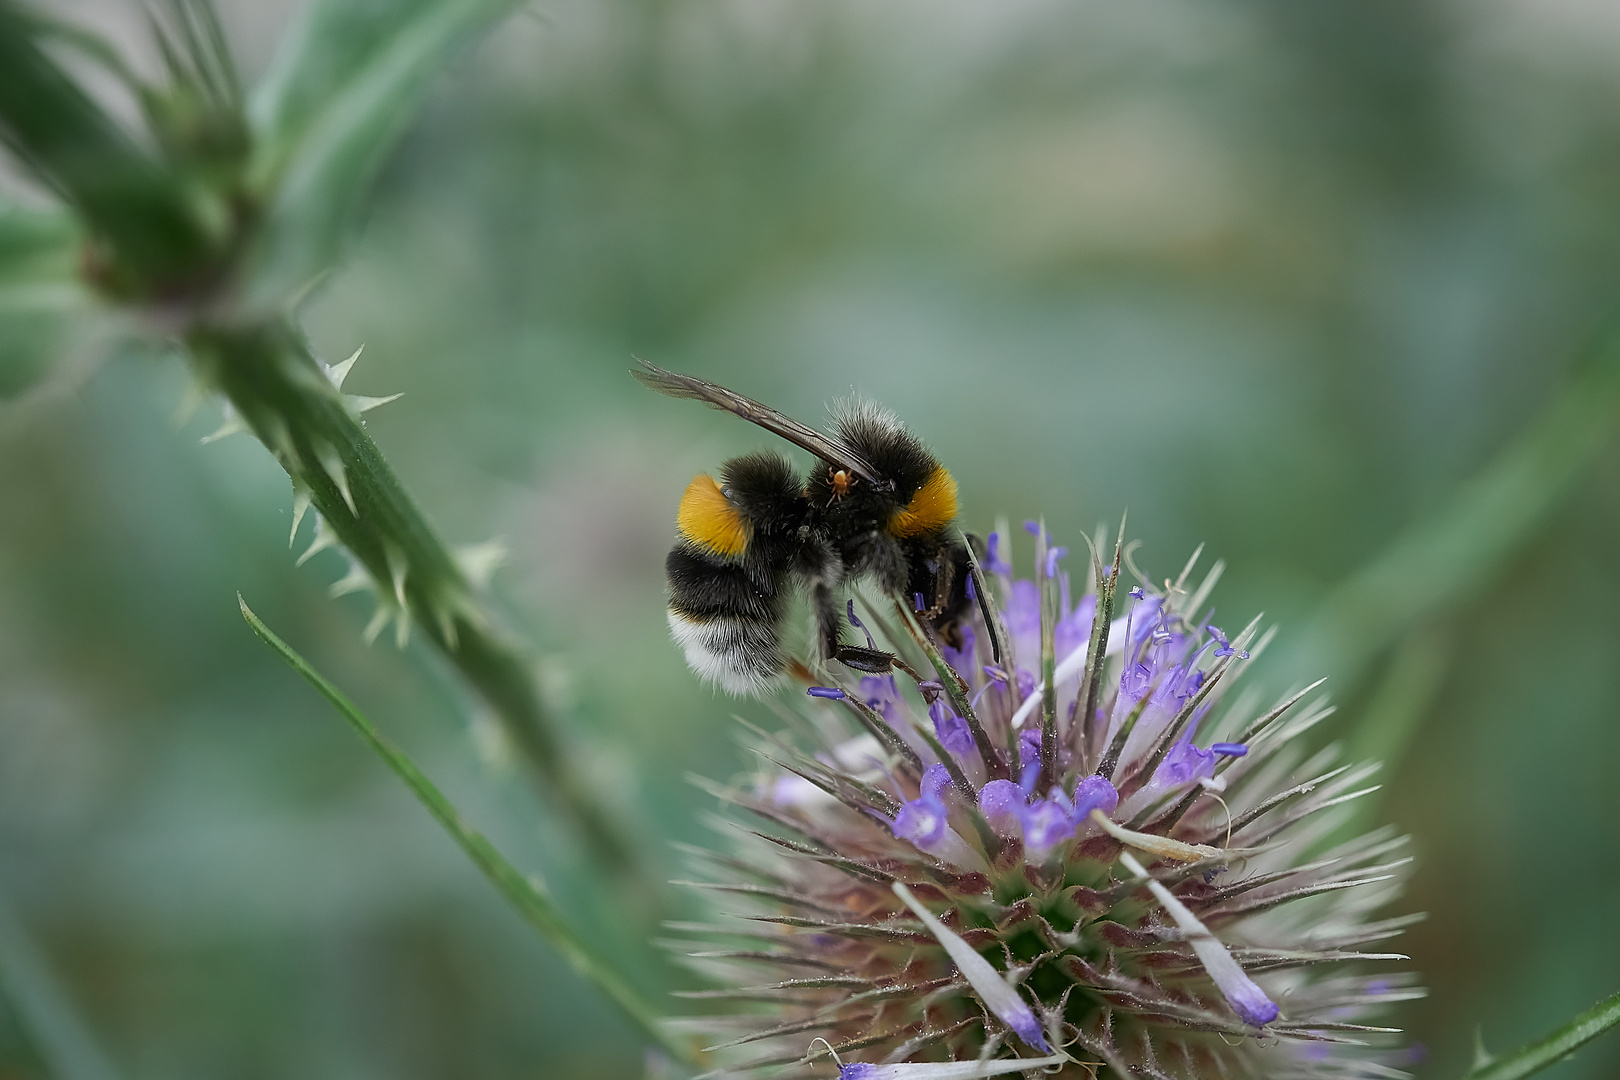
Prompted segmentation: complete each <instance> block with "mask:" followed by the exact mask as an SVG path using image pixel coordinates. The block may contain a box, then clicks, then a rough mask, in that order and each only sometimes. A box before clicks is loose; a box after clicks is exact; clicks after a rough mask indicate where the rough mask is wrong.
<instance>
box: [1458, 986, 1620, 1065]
mask: <svg viewBox="0 0 1620 1080" xmlns="http://www.w3.org/2000/svg"><path fill="white" fill-rule="evenodd" d="M1616 1024H1620V993H1615V994H1612V995H1610V996H1609V997H1606V998H1604V999H1603V1000H1602V1001H1600V1002H1598V1003H1597V1004H1596V1005H1594V1006H1592V1007H1591V1008H1590V1009H1587V1010H1586V1011H1585V1012H1583V1013H1581V1014H1580V1015H1579V1016H1576V1017H1575V1018H1574V1019H1573V1020H1571V1021H1570V1022H1569V1023H1567V1024H1565V1025H1564V1026H1563V1027H1561V1028H1559V1029H1558V1030H1557V1031H1555V1032H1553V1033H1552V1034H1551V1035H1547V1036H1544V1037H1542V1038H1540V1039H1537V1040H1536V1041H1534V1042H1532V1043H1527V1044H1525V1045H1524V1046H1521V1047H1520V1048H1519V1049H1517V1050H1515V1051H1513V1052H1512V1053H1511V1054H1507V1055H1505V1056H1503V1057H1495V1058H1485V1060H1482V1061H1480V1062H1478V1063H1477V1064H1475V1065H1474V1067H1473V1068H1472V1069H1469V1070H1468V1073H1467V1075H1465V1076H1464V1077H1463V1080H1522V1078H1523V1077H1526V1076H1531V1075H1534V1074H1535V1073H1538V1072H1540V1071H1541V1070H1542V1069H1545V1068H1546V1067H1547V1066H1549V1065H1552V1064H1555V1063H1557V1062H1559V1061H1561V1060H1563V1059H1564V1058H1565V1057H1566V1056H1568V1055H1569V1054H1572V1053H1574V1052H1575V1051H1576V1050H1577V1049H1578V1048H1579V1047H1581V1046H1583V1045H1585V1044H1586V1043H1589V1042H1591V1041H1592V1040H1593V1039H1595V1038H1597V1037H1598V1036H1599V1035H1601V1034H1603V1033H1604V1032H1605V1031H1608V1030H1609V1029H1610V1028H1612V1027H1614V1026H1615V1025H1616ZM1481 1057H1485V1055H1483V1054H1482V1055H1481Z"/></svg>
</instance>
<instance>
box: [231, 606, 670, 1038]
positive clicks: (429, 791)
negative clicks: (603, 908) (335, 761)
mask: <svg viewBox="0 0 1620 1080" xmlns="http://www.w3.org/2000/svg"><path fill="white" fill-rule="evenodd" d="M236 599H237V603H238V604H239V605H240V606H241V608H242V617H243V618H244V619H246V620H247V623H248V625H249V626H250V627H252V628H253V632H254V633H255V634H257V635H258V636H259V637H260V639H261V640H263V641H264V642H265V644H267V645H269V646H270V647H271V648H272V649H274V650H275V651H276V652H277V654H279V655H280V656H281V658H282V659H283V660H285V661H286V662H287V663H288V665H290V666H291V667H292V669H293V670H294V671H296V672H298V674H300V675H302V676H303V677H304V679H305V680H306V681H307V682H308V683H309V684H310V685H311V686H313V687H314V688H315V689H316V691H317V692H318V693H319V694H320V695H321V696H322V697H324V698H325V699H326V700H327V701H328V702H329V703H330V704H331V706H332V707H333V708H334V709H336V710H337V711H338V714H339V715H340V716H342V717H343V719H345V720H347V721H348V723H349V726H350V727H352V728H354V730H355V731H356V732H357V733H358V734H359V735H360V738H362V739H363V740H365V743H366V745H367V746H369V747H371V749H372V750H373V751H375V752H376V754H377V756H378V757H380V758H382V759H383V761H384V762H385V763H386V764H387V765H388V767H389V768H390V769H392V770H393V771H394V775H396V776H398V777H399V778H400V779H401V780H403V781H404V782H405V786H406V787H408V788H410V789H411V792H412V793H413V794H414V795H415V796H416V797H417V798H418V799H419V800H421V803H422V805H423V806H425V807H427V810H428V813H430V814H432V815H433V817H434V818H435V819H436V820H437V821H438V822H439V824H440V825H442V826H444V829H445V831H446V832H448V833H449V834H450V836H451V838H452V839H454V840H455V842H456V844H457V845H459V846H460V848H461V850H462V851H464V852H466V854H467V857H468V858H470V859H471V860H472V861H473V863H474V865H476V866H477V867H478V869H479V870H480V871H482V873H483V874H484V876H485V877H486V878H488V879H489V881H490V884H492V885H494V886H495V888H496V889H497V890H499V892H500V894H501V895H502V896H504V897H505V898H506V900H507V902H509V903H510V904H511V905H512V906H513V907H514V908H516V909H517V911H518V914H520V915H521V916H523V918H524V919H525V920H526V921H527V922H528V923H529V925H530V926H533V927H534V928H535V929H536V930H538V931H539V932H540V934H541V936H542V937H544V938H545V939H546V940H547V941H548V942H550V943H551V945H552V947H553V948H555V949H556V950H557V951H558V952H559V953H561V954H562V956H563V958H564V959H566V960H567V961H568V963H569V965H570V966H571V967H572V968H573V969H574V971H575V972H576V973H578V974H579V975H580V976H581V977H582V978H584V979H586V980H587V981H589V982H591V983H593V984H594V985H595V986H596V987H597V988H598V989H599V990H601V991H602V992H603V993H604V994H606V995H607V996H608V998H610V999H611V1000H612V1001H613V1002H614V1004H616V1005H618V1006H619V1008H620V1009H622V1010H623V1011H624V1013H625V1015H626V1016H628V1017H629V1018H630V1019H631V1021H633V1022H634V1023H635V1024H636V1026H637V1027H639V1028H640V1029H641V1030H642V1031H643V1032H645V1033H646V1035H647V1036H648V1037H649V1038H650V1039H651V1040H653V1041H654V1042H656V1043H657V1044H658V1045H660V1046H662V1047H664V1048H665V1049H667V1050H668V1051H670V1052H671V1053H672V1054H674V1055H675V1056H676V1057H677V1058H679V1059H680V1060H683V1061H691V1060H692V1051H691V1049H690V1048H689V1047H687V1046H685V1045H683V1044H682V1043H681V1042H680V1041H679V1040H677V1039H676V1038H674V1037H673V1036H672V1035H670V1034H669V1033H667V1032H665V1031H664V1030H663V1028H662V1025H661V1024H660V1023H659V1012H658V1010H657V1009H655V1008H654V1007H653V1006H652V1004H651V1003H650V1002H649V1001H647V1000H646V999H645V998H644V997H642V995H641V993H640V991H638V990H637V989H636V988H635V987H634V985H632V984H631V982H630V981H629V980H628V979H626V978H624V977H623V976H622V975H620V974H619V972H618V971H616V970H614V968H613V966H612V965H611V964H609V963H608V962H607V961H606V960H604V959H603V958H602V957H600V956H598V955H597V954H596V953H595V951H594V950H592V948H591V947H590V945H589V944H587V943H586V942H585V941H584V939H582V938H581V937H580V936H579V934H578V933H577V932H576V931H575V930H574V929H573V927H571V926H570V925H569V924H568V922H567V921H566V920H565V919H564V918H563V916H562V913H561V912H559V911H558V910H557V909H556V907H555V906H554V905H553V904H552V902H551V900H550V898H549V897H547V896H546V895H545V893H543V892H541V891H540V890H539V889H538V888H537V887H536V886H535V884H534V883H533V882H531V881H530V880H529V879H528V878H526V877H524V876H523V875H522V874H521V873H519V872H518V871H517V869H516V868H515V867H514V866H513V865H512V864H511V863H509V862H507V861H506V858H505V856H503V855H502V854H501V853H500V852H499V851H497V850H496V849H495V846H494V845H493V844H491V843H490V842H489V841H488V840H486V839H485V838H484V836H483V835H482V834H481V833H479V832H477V831H476V830H474V829H473V828H471V827H470V826H468V824H467V823H466V822H465V821H463V820H462V817H461V814H460V813H459V812H458V811H457V810H456V808H455V807H454V806H453V805H452V804H451V802H450V800H449V799H447V798H445V796H444V794H443V793H442V792H441V791H440V790H439V789H438V788H437V787H436V786H434V784H433V781H431V780H429V779H428V778H427V776H425V775H424V774H423V773H422V771H421V770H420V769H418V768H417V767H416V765H415V764H414V763H413V762H412V761H411V759H410V758H409V757H407V756H406V755H405V753H404V751H402V750H400V749H399V748H398V747H397V746H395V745H394V744H393V743H392V742H390V741H389V740H388V739H387V738H386V737H385V736H384V735H383V734H382V733H381V732H379V731H378V730H377V728H376V726H375V725H373V724H372V722H371V721H370V720H368V719H366V717H365V715H364V714H362V713H361V712H360V710H359V709H358V708H357V707H356V706H355V704H354V703H353V702H351V701H350V700H349V699H348V698H347V697H345V696H344V694H343V692H342V691H341V690H339V689H338V688H337V687H336V686H333V685H332V683H330V682H329V681H327V679H326V678H325V676H323V675H321V673H320V672H318V671H316V670H315V669H314V668H313V667H311V666H310V664H309V662H308V661H307V660H305V659H304V658H303V657H302V656H300V655H299V654H298V653H297V652H296V651H294V650H293V648H292V647H291V646H289V645H288V644H287V643H286V642H284V641H282V640H281V639H280V638H279V637H277V636H276V635H275V634H274V633H273V632H271V630H270V628H269V627H267V626H265V625H264V623H263V622H262V621H260V619H259V617H258V616H257V615H255V614H254V613H253V612H252V610H251V609H249V607H248V606H247V601H246V600H244V599H242V596H241V594H238V595H237V598H236Z"/></svg>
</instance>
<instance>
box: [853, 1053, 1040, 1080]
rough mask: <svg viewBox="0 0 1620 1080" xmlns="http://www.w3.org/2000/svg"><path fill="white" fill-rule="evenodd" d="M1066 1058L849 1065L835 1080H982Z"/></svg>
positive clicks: (862, 1063) (1029, 1069)
mask: <svg viewBox="0 0 1620 1080" xmlns="http://www.w3.org/2000/svg"><path fill="white" fill-rule="evenodd" d="M1069 1060H1070V1059H1069V1057H1068V1056H1067V1055H1066V1054H1053V1055H1051V1056H1050V1057H1038V1058H992V1059H990V1060H987V1061H940V1062H932V1061H908V1062H899V1063H896V1064H894V1065H868V1064H865V1063H864V1062H851V1063H850V1064H848V1065H840V1066H839V1067H838V1080H984V1078H985V1077H991V1076H1006V1075H1007V1074H1008V1073H1019V1072H1029V1071H1031V1070H1033V1069H1046V1068H1051V1067H1053V1066H1056V1065H1063V1064H1065V1063H1067V1062H1068V1061H1069Z"/></svg>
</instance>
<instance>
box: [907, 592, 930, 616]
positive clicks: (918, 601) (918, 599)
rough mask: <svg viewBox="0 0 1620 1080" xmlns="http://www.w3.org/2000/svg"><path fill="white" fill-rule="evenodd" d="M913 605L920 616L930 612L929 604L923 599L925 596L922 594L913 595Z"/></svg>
mask: <svg viewBox="0 0 1620 1080" xmlns="http://www.w3.org/2000/svg"><path fill="white" fill-rule="evenodd" d="M911 604H912V606H913V607H915V608H916V609H917V613H918V614H919V615H920V614H922V613H923V612H925V611H927V610H928V602H927V601H926V600H924V599H923V594H922V593H920V592H919V593H912V594H911Z"/></svg>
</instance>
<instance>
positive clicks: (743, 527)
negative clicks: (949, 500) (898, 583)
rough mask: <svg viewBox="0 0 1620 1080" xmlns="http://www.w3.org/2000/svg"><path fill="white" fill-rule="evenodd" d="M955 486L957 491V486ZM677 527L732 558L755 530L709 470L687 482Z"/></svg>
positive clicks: (696, 541) (706, 545) (705, 546)
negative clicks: (727, 496)
mask: <svg viewBox="0 0 1620 1080" xmlns="http://www.w3.org/2000/svg"><path fill="white" fill-rule="evenodd" d="M942 471H943V470H942ZM951 486H952V489H953V490H954V489H955V485H954V484H952V485H951ZM953 514H954V511H953ZM675 527H676V528H678V529H679V530H680V531H681V535H682V536H683V537H685V538H686V539H687V540H690V541H691V542H692V543H694V544H696V545H698V546H699V547H701V548H704V549H706V550H708V551H712V552H714V553H715V554H716V555H725V556H727V557H728V558H729V557H734V556H737V555H741V554H742V553H743V552H744V551H746V550H747V549H748V539H749V536H750V535H751V534H752V532H753V529H752V528H751V527H750V525H749V523H748V519H747V518H745V517H743V516H742V514H741V513H740V512H738V510H737V508H736V507H735V506H733V505H732V503H731V500H730V499H728V498H726V494H725V492H723V491H721V490H720V485H719V484H716V483H715V482H714V477H712V476H710V475H709V474H707V473H699V474H698V475H697V476H694V477H693V478H692V482H691V483H690V484H687V485H686V494H685V495H682V496H681V509H680V511H679V513H677V514H676V516H675Z"/></svg>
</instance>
